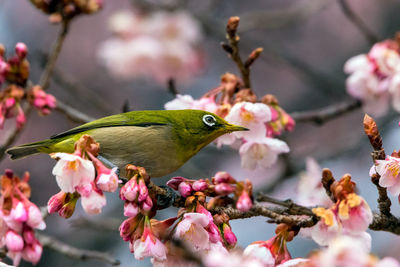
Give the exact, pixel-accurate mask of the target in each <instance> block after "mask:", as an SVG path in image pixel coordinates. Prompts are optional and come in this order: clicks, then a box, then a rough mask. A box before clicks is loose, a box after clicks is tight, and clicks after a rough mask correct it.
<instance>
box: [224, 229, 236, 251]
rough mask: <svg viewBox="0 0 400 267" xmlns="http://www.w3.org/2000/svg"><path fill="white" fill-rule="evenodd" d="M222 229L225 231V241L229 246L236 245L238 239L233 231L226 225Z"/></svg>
mask: <svg viewBox="0 0 400 267" xmlns="http://www.w3.org/2000/svg"><path fill="white" fill-rule="evenodd" d="M222 229H223V231H224V239H225V241H226V242H227V243H228V244H229V245H232V246H234V245H236V242H237V238H236V236H235V234H234V233H233V232H232V229H231V228H230V227H229V225H227V224H226V223H224V224H223V226H222Z"/></svg>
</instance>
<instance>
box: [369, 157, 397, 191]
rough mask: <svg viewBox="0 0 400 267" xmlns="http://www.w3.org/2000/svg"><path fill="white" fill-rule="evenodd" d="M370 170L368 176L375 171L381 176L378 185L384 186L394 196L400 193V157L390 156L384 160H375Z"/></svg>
mask: <svg viewBox="0 0 400 267" xmlns="http://www.w3.org/2000/svg"><path fill="white" fill-rule="evenodd" d="M375 164H376V165H373V166H372V167H371V170H370V173H369V174H370V176H372V175H373V174H375V173H377V174H379V175H380V176H381V177H380V179H379V185H380V186H382V187H386V188H387V189H388V191H389V192H390V193H391V194H392V195H395V196H398V195H399V194H400V159H399V158H396V157H392V156H388V157H386V159H385V160H376V162H375Z"/></svg>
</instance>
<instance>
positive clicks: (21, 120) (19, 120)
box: [16, 105, 26, 128]
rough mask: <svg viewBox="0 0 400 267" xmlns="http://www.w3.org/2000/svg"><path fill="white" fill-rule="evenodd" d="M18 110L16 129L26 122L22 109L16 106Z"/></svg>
mask: <svg viewBox="0 0 400 267" xmlns="http://www.w3.org/2000/svg"><path fill="white" fill-rule="evenodd" d="M17 109H18V115H17V119H16V120H17V128H21V127H22V126H23V125H24V124H25V122H26V117H25V113H24V111H23V109H22V108H21V107H20V106H19V105H18V106H17Z"/></svg>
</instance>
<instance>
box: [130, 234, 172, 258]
mask: <svg viewBox="0 0 400 267" xmlns="http://www.w3.org/2000/svg"><path fill="white" fill-rule="evenodd" d="M133 250H134V253H135V259H137V260H143V259H144V258H145V257H154V258H155V259H157V260H159V261H163V260H166V259H167V248H166V247H165V245H164V244H163V243H162V242H161V241H160V240H159V239H158V238H157V237H155V236H154V234H153V233H152V232H151V229H149V228H147V227H146V226H145V228H144V231H143V235H142V237H141V238H139V239H137V240H136V241H135V243H134V245H133Z"/></svg>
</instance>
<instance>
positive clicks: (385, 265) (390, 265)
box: [376, 257, 400, 267]
mask: <svg viewBox="0 0 400 267" xmlns="http://www.w3.org/2000/svg"><path fill="white" fill-rule="evenodd" d="M376 267H400V263H399V262H398V261H397V260H396V259H395V258H391V257H386V258H383V259H382V260H380V261H379V262H378V263H377V264H376Z"/></svg>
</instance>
